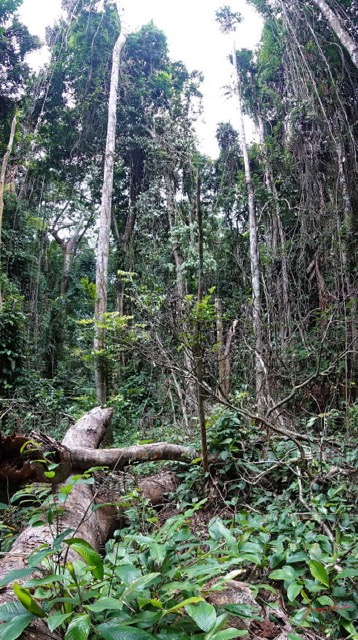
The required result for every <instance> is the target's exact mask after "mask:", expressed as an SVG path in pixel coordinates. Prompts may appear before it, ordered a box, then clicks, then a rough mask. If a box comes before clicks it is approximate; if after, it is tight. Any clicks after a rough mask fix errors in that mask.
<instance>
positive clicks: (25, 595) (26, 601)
mask: <svg viewBox="0 0 358 640" xmlns="http://www.w3.org/2000/svg"><path fill="white" fill-rule="evenodd" d="M12 588H13V590H14V593H15V595H16V597H17V598H18V599H19V601H20V602H21V604H22V605H23V606H24V607H25V609H27V611H30V613H32V614H33V615H34V616H37V617H38V618H46V613H45V612H44V610H43V609H42V608H41V607H40V605H39V604H37V602H36V600H34V598H33V597H32V595H31V593H30V592H29V591H28V590H27V589H24V588H23V587H20V585H19V584H18V583H17V582H15V583H14V585H13V587H12Z"/></svg>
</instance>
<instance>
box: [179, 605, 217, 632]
mask: <svg viewBox="0 0 358 640" xmlns="http://www.w3.org/2000/svg"><path fill="white" fill-rule="evenodd" d="M185 611H186V612H187V614H188V615H189V616H190V617H191V618H192V619H193V620H194V622H195V623H196V624H197V625H198V627H199V629H201V630H202V631H210V629H212V628H213V626H214V624H215V622H216V611H215V607H213V605H212V604H209V602H205V601H204V602H199V603H198V604H188V605H186V606H185Z"/></svg>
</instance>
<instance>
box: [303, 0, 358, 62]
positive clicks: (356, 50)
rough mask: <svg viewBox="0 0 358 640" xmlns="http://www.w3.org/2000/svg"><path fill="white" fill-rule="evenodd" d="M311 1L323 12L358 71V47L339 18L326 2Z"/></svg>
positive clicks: (323, 0)
mask: <svg viewBox="0 0 358 640" xmlns="http://www.w3.org/2000/svg"><path fill="white" fill-rule="evenodd" d="M311 1H312V2H313V3H314V4H315V5H316V7H318V9H320V11H322V13H323V15H324V17H325V18H326V20H327V22H328V24H329V26H330V27H331V29H332V31H334V33H335V34H336V36H337V38H338V40H339V41H340V43H341V44H342V46H343V47H344V48H345V49H346V51H347V52H348V54H349V56H350V57H351V59H352V62H353V64H354V65H355V66H356V67H357V69H358V45H357V43H356V42H355V41H354V40H353V38H352V37H351V36H350V35H349V33H348V31H347V30H346V29H345V28H344V26H343V24H342V22H341V20H340V18H339V16H338V15H337V14H336V13H335V12H334V11H333V9H331V7H330V6H329V4H328V3H327V2H326V0H311Z"/></svg>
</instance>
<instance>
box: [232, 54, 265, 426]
mask: <svg viewBox="0 0 358 640" xmlns="http://www.w3.org/2000/svg"><path fill="white" fill-rule="evenodd" d="M233 63H234V70H235V89H236V95H237V103H236V104H237V110H238V115H239V121H238V124H239V134H240V144H241V151H242V156H243V159H244V168H245V182H246V189H247V197H248V206H249V232H250V266H251V285H252V324H253V331H254V338H255V386H256V401H257V409H258V413H259V414H263V412H264V408H265V404H266V402H265V387H266V375H265V365H264V361H263V340H262V321H261V315H262V311H261V284H260V259H259V245H258V233H257V219H256V204H255V191H254V186H253V183H252V176H251V168H250V161H249V154H248V147H247V142H246V132H245V123H244V117H243V109H242V91H241V80H240V73H239V69H238V66H237V58H236V48H235V47H234V51H233Z"/></svg>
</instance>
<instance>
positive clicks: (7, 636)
mask: <svg viewBox="0 0 358 640" xmlns="http://www.w3.org/2000/svg"><path fill="white" fill-rule="evenodd" d="M33 619H34V617H33V615H31V613H23V614H22V615H19V616H16V618H15V619H14V620H11V622H5V623H4V624H2V625H1V626H0V640H16V638H19V637H20V636H21V634H22V632H23V630H24V629H26V627H27V626H28V625H29V624H30V622H31V620H33Z"/></svg>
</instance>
